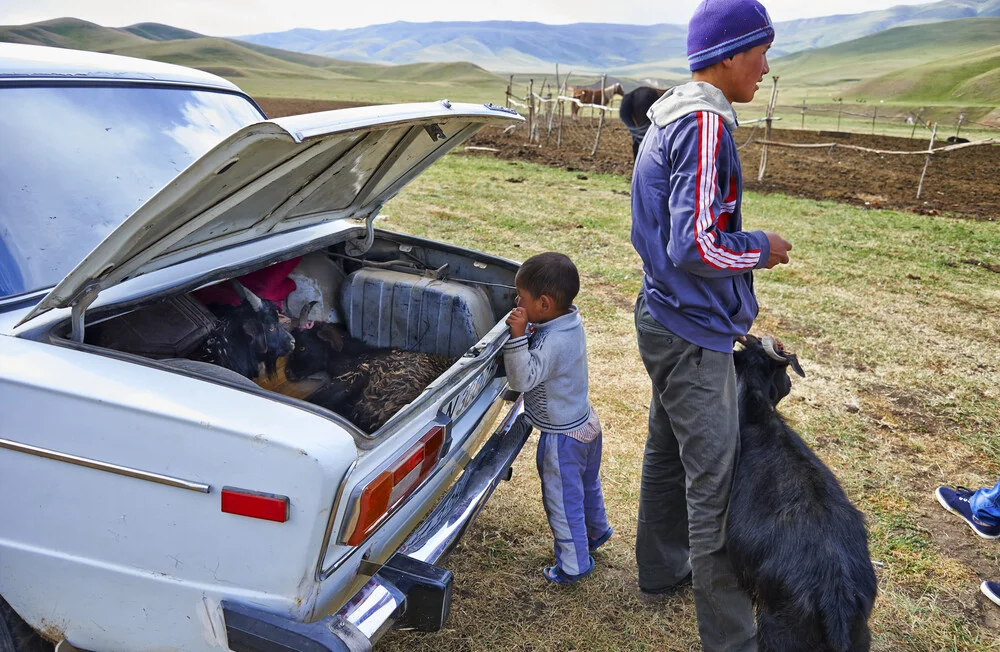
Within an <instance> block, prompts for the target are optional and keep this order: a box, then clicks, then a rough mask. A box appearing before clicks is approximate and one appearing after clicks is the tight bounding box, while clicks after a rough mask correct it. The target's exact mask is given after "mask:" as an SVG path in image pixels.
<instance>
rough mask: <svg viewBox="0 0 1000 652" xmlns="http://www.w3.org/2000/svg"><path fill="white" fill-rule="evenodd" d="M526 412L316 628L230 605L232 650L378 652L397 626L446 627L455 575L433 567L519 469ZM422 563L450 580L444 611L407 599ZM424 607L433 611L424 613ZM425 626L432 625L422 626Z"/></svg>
mask: <svg viewBox="0 0 1000 652" xmlns="http://www.w3.org/2000/svg"><path fill="white" fill-rule="evenodd" d="M523 411H524V410H523V405H522V402H521V399H518V400H517V401H516V402H515V403H514V407H513V408H511V410H510V411H509V412H508V413H507V416H506V417H505V418H504V421H503V423H501V424H500V426H499V427H498V428H497V429H496V431H495V432H494V433H493V435H492V436H491V437H490V438H489V440H487V442H486V444H485V445H483V447H482V449H481V450H480V451H479V453H478V454H477V455H476V457H475V458H473V459H472V460H471V461H470V462H469V464H468V466H466V468H465V471H463V473H462V476H461V477H460V478H459V479H458V481H457V482H456V483H455V484H454V485H453V486H452V487H451V489H449V490H448V492H447V493H446V494H445V495H444V497H443V498H442V499H441V502H439V503H438V505H437V507H435V508H434V510H433V511H432V512H431V513H430V514H429V515H428V516H427V518H426V519H424V521H423V522H422V523H421V524H420V525H419V526H418V527H417V529H415V530H414V531H413V533H412V534H411V535H410V536H409V538H407V539H406V541H405V542H403V545H402V546H400V547H399V549H398V550H397V551H396V553H395V554H394V555H393V557H392V558H390V559H389V561H388V562H387V563H386V565H385V568H384V569H382V570H380V571H378V572H377V573H375V575H374V576H373V577H372V578H371V580H369V581H368V583H367V584H365V585H364V586H363V587H362V588H361V589H360V590H359V591H358V592H357V593H356V594H355V595H354V597H353V598H351V599H350V600H348V602H347V604H345V605H344V606H343V607H342V608H341V609H340V611H338V612H337V613H335V614H333V615H330V616H327V617H326V618H323V619H322V620H319V621H317V622H314V623H300V622H297V621H293V620H291V619H288V618H284V617H281V616H275V615H274V614H270V613H266V612H263V611H259V610H257V609H254V608H253V607H247V606H246V605H243V604H239V603H233V602H229V601H224V602H223V603H222V607H223V613H224V615H225V619H226V629H227V632H228V635H229V647H230V649H231V650H234V651H235V652H242V651H243V650H247V651H250V650H253V651H265V650H317V651H322V650H338V651H350V652H358V651H362V650H370V649H371V647H372V645H373V644H374V643H375V641H377V640H378V639H379V638H380V637H381V636H382V635H383V634H385V633H386V632H387V631H388V630H389V629H391V628H392V627H393V625H396V624H406V625H413V626H416V627H418V628H421V629H434V628H435V627H434V623H435V622H436V623H438V625H437V626H438V627H439V626H440V624H443V622H444V620H445V619H446V618H447V616H448V609H449V605H450V597H451V591H450V583H451V574H450V573H448V572H447V571H443V570H441V569H434V568H433V564H436V563H437V562H439V561H440V560H442V559H443V558H444V557H445V556H447V555H448V553H449V552H451V550H452V549H453V548H454V547H455V545H456V544H457V543H458V541H459V539H461V538H462V535H464V534H465V532H466V530H468V528H469V526H470V525H471V524H472V522H473V521H474V520H475V518H476V516H477V515H478V514H479V512H480V511H481V510H482V508H483V506H484V505H485V504H486V501H487V500H488V499H489V497H490V496H491V495H492V494H493V491H494V490H495V489H496V487H497V485H498V484H499V483H500V481H501V480H503V479H505V478H507V477H508V474H509V472H510V467H511V465H512V464H513V463H514V460H515V459H516V458H517V455H518V453H520V452H521V449H522V448H523V447H524V443H525V441H527V439H528V435H530V434H531V428H530V426H528V425H527V424H526V423H525V422H524V420H523V419H521V420H519V419H518V417H519V416H521V414H522V412H523ZM400 557H405V558H406V559H399V558H400ZM394 560H395V561H394ZM421 566H424V567H426V568H428V569H429V570H436V571H438V578H437V579H439V580H443V583H442V584H440V586H441V588H442V593H441V594H440V595H439V596H438V598H439V599H438V601H437V602H436V603H435V606H434V609H436V610H438V611H440V613H436V612H435V613H433V614H427V613H426V605H425V604H412V605H407V594H408V593H413V591H414V589H419V588H420V587H414V586H413V585H412V583H411V582H406V581H400V571H399V569H400V568H414V567H416V568H418V569H419V568H420V567H421ZM402 572H403V573H406V571H405V570H404V571H402ZM411 577H413V576H412V575H411ZM416 581H417V582H419V581H420V580H419V578H418V579H417V580H416ZM445 584H446V586H445ZM414 602H418V601H416V600H415V601H414ZM419 602H421V603H423V602H424V601H419ZM418 609H424V610H425V611H424V612H422V613H418ZM421 622H423V623H424V624H427V623H430V626H428V627H421V626H420V623H421Z"/></svg>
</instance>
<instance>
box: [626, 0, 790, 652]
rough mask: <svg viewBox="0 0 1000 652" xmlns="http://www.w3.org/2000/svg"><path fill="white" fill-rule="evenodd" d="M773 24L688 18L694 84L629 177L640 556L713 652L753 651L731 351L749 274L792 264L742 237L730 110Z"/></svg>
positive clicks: (744, 6)
mask: <svg viewBox="0 0 1000 652" xmlns="http://www.w3.org/2000/svg"><path fill="white" fill-rule="evenodd" d="M773 40H774V27H773V26H772V24H771V19H770V17H769V16H768V15H767V11H766V10H765V9H764V7H763V6H761V4H760V3H759V2H757V0H703V1H702V3H701V4H699V5H698V7H697V8H696V9H695V12H694V16H693V17H692V18H691V21H690V22H689V24H688V39H687V42H688V63H689V65H690V68H691V72H692V75H691V78H692V81H691V82H690V83H687V84H682V85H680V86H677V87H674V88H672V89H670V90H668V91H667V92H666V93H664V94H663V96H662V97H661V98H660V99H659V100H658V101H657V102H656V103H655V104H653V106H652V107H651V108H650V110H649V118H650V120H651V121H652V124H651V125H650V128H649V130H648V131H647V132H646V136H645V138H644V139H643V142H642V145H641V147H640V149H639V156H638V158H637V159H636V163H635V170H634V173H633V175H632V244H633V246H634V247H635V249H636V251H637V252H638V253H639V256H640V258H642V264H643V272H644V279H643V285H642V292H641V293H640V295H639V298H638V301H637V302H636V308H635V323H636V330H637V333H638V334H637V337H638V343H639V353H640V354H641V356H642V361H643V364H644V365H645V367H646V371H647V373H648V374H649V377H650V380H651V381H652V389H653V398H652V400H651V401H650V406H649V434H648V436H647V439H646V448H645V453H644V457H643V466H642V484H641V487H640V493H639V522H638V528H637V535H636V562H637V564H638V569H639V582H638V583H639V589H640V597H641V598H643V599H644V600H655V599H657V597H658V596H659V597H663V596H666V595H669V594H671V593H672V592H673V591H675V590H676V588H677V587H678V586H680V585H682V584H686V583H692V584H693V588H694V601H695V610H696V612H697V616H698V631H699V634H700V635H701V643H702V646H703V648H704V649H705V650H709V651H712V650H754V649H756V636H755V627H754V616H753V611H752V608H751V604H750V600H749V598H748V597H747V596H746V594H744V592H743V591H741V590H740V589H739V587H738V586H737V583H736V577H735V575H734V573H733V570H732V566H731V565H730V563H729V559H728V556H727V553H726V549H725V545H724V530H725V522H726V513H727V510H728V506H729V495H730V491H731V489H732V480H733V473H734V471H735V469H736V459H737V455H738V453H739V421H738V414H737V392H736V373H735V368H734V366H733V343H734V341H735V340H737V339H739V338H741V337H743V336H744V335H746V333H747V332H748V331H749V330H750V326H751V325H752V324H753V320H754V318H755V317H756V316H757V300H756V298H755V296H754V291H753V274H752V271H753V270H754V269H760V268H762V267H768V268H770V267H773V266H775V265H777V264H779V263H787V262H788V250H789V249H791V245H789V244H788V242H786V241H785V240H784V239H783V238H782V237H781V236H779V235H777V234H775V233H765V232H763V231H754V232H749V233H748V232H744V231H743V230H742V224H741V210H740V209H741V201H742V191H743V188H742V173H741V169H740V159H739V154H738V152H737V149H736V142H735V140H734V139H733V135H732V133H731V132H732V130H733V129H735V128H736V112H735V111H734V110H733V103H734V102H749V101H750V100H752V99H753V96H754V94H755V93H756V91H757V88H758V87H757V84H758V83H759V82H760V81H762V80H763V78H764V75H766V74H767V73H768V72H769V69H768V66H767V54H766V53H767V50H768V48H769V47H770V44H771V42H772V41H773Z"/></svg>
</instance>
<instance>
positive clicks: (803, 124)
mask: <svg viewBox="0 0 1000 652" xmlns="http://www.w3.org/2000/svg"><path fill="white" fill-rule="evenodd" d="M799 128H800V129H805V128H806V98H804V97H803V98H802V126H801V127H799Z"/></svg>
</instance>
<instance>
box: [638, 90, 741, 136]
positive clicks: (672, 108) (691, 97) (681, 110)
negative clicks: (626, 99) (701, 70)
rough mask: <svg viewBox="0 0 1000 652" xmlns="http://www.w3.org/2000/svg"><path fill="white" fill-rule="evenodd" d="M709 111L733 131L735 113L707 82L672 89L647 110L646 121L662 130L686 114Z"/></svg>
mask: <svg viewBox="0 0 1000 652" xmlns="http://www.w3.org/2000/svg"><path fill="white" fill-rule="evenodd" d="M698 111H709V112H711V113H717V114H718V115H720V116H721V117H722V119H723V121H725V123H726V127H728V128H729V131H732V130H733V129H736V127H738V126H739V125H738V124H737V122H736V110H735V109H733V105H732V104H730V103H729V100H727V99H726V96H725V95H723V94H722V91H720V90H719V89H718V88H716V87H715V86H712V85H711V84H709V83H707V82H688V83H686V84H681V85H680V86H674V87H673V88H671V89H670V90H668V91H667V92H666V93H664V94H663V96H662V97H660V99H658V100H656V102H654V103H653V106H651V107H649V111H648V112H647V113H646V115H647V116H649V120H650V121H651V122H652V123H653V124H654V125H656V126H657V127H660V128H663V127H666V126H667V125H668V124H671V123H673V122H676V121H677V120H680V119H681V118H683V117H684V116H686V115H688V114H689V113H696V112H698Z"/></svg>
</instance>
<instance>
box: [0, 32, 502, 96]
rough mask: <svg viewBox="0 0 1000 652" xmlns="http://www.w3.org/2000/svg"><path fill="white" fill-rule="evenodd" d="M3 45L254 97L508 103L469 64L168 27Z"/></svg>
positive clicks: (498, 87) (494, 83)
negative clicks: (203, 82)
mask: <svg viewBox="0 0 1000 652" xmlns="http://www.w3.org/2000/svg"><path fill="white" fill-rule="evenodd" d="M0 42H12V43H24V44H29V45H48V46H55V47H62V48H70V49H76V50H91V51H94V52H107V53H111V54H121V55H125V56H131V57H138V58H141V59H151V60H154V61H162V62H166V63H174V64H179V65H183V66H189V67H192V68H198V69H200V70H204V71H206V72H210V73H214V74H216V75H220V76H222V77H226V78H227V79H230V80H232V81H234V82H236V83H237V84H238V85H239V86H240V87H241V88H243V89H244V90H246V91H247V92H249V93H250V94H251V95H253V96H259V97H294V98H302V99H307V100H308V99H313V98H320V99H332V98H335V99H338V100H347V101H356V102H391V101H396V102H401V101H425V100H432V99H441V98H444V97H448V98H451V99H453V100H456V101H486V100H489V101H494V102H501V103H502V102H503V99H504V88H505V86H506V80H505V79H502V78H500V77H498V76H496V75H494V74H492V73H490V72H487V71H486V70H484V69H482V68H480V67H479V66H476V65H474V64H471V63H467V62H463V61H454V62H447V63H420V64H410V65H399V66H392V65H382V64H374V63H365V62H360V61H344V60H339V59H331V58H329V57H322V56H317V55H313V54H303V53H300V52H290V51H287V50H280V49H276V48H272V47H268V46H266V45H257V44H254V43H246V42H243V41H238V40H235V39H226V38H217V37H211V36H204V35H202V34H198V33H196V32H192V31H189V30H184V29H178V28H175V27H171V26H169V25H159V24H156V23H142V24H138V25H131V26H129V27H122V28H115V27H102V26H101V25H96V24H94V23H90V22H87V21H84V20H79V19H77V18H60V19H57V20H49V21H44V22H40V23H33V24H30V25H7V26H3V25H0Z"/></svg>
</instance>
